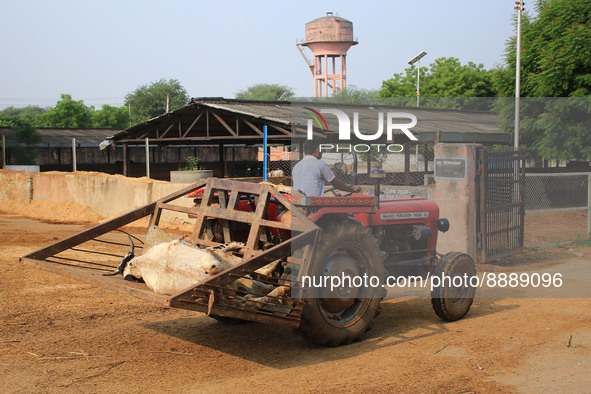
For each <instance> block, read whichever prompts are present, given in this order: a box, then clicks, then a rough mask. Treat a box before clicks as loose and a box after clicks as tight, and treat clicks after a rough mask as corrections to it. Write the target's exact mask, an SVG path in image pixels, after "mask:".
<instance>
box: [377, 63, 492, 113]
mask: <svg viewBox="0 0 591 394" xmlns="http://www.w3.org/2000/svg"><path fill="white" fill-rule="evenodd" d="M419 73H420V93H421V97H425V98H432V97H437V98H439V97H451V98H462V97H493V96H495V93H496V91H495V89H494V85H493V83H492V75H491V72H490V71H488V70H486V69H485V68H484V66H483V65H482V64H478V65H477V64H475V63H473V62H468V63H467V64H461V62H460V61H459V60H458V59H457V58H455V57H441V58H439V59H435V61H434V62H433V63H431V64H430V65H429V67H428V68H427V67H421V69H420V72H419ZM416 84H417V68H416V66H415V65H412V66H410V67H407V68H406V69H405V70H404V73H399V74H394V76H393V78H390V79H388V80H385V81H383V82H382V88H381V89H380V91H379V92H378V97H395V98H404V97H416V91H417V87H416ZM390 101H391V104H400V105H402V104H406V105H409V104H411V103H410V101H409V100H401V99H396V100H390ZM485 103H486V102H485V101H478V100H471V101H469V105H468V104H467V103H466V102H465V101H461V100H455V99H454V100H427V101H423V102H422V104H421V105H422V106H427V107H428V106H432V107H433V106H434V107H450V108H465V109H482V108H479V107H480V106H482V105H485Z"/></svg>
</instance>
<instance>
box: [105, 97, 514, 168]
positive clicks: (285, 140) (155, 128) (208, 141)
mask: <svg viewBox="0 0 591 394" xmlns="http://www.w3.org/2000/svg"><path fill="white" fill-rule="evenodd" d="M318 104H321V105H323V106H330V107H336V108H339V107H340V108H343V109H348V110H352V111H355V112H359V118H360V122H361V123H363V124H367V123H368V122H369V123H371V120H372V119H374V118H375V115H376V113H377V112H379V111H392V110H398V111H401V110H405V111H411V110H412V113H413V114H415V115H416V117H417V119H418V123H417V125H416V126H415V127H414V128H413V133H415V135H417V136H418V139H419V141H421V142H431V143H435V142H459V143H462V142H463V143H472V142H477V143H483V144H509V143H511V136H510V135H509V134H506V133H503V132H500V131H499V124H500V119H499V118H498V117H497V116H496V115H494V114H492V113H490V112H485V111H462V110H446V109H433V108H415V107H413V108H406V107H390V106H375V105H374V106H368V105H352V104H334V103H325V102H319V103H314V105H318ZM306 105H310V103H307V102H298V101H295V102H289V101H247V100H235V99H224V98H194V99H192V100H191V102H190V103H189V104H188V105H186V106H185V107H183V108H180V109H177V110H175V111H172V112H169V113H166V114H163V115H160V116H158V117H156V118H153V119H150V120H147V121H145V122H142V123H138V124H136V125H133V126H131V127H129V128H127V129H125V130H123V131H121V132H119V133H117V134H115V135H113V136H111V137H109V138H108V141H109V142H110V143H111V145H114V146H122V147H123V174H124V175H127V172H128V168H129V165H128V158H129V155H128V154H127V152H128V148H129V147H130V146H136V147H139V146H145V145H146V143H148V144H150V145H157V146H159V147H166V146H186V145H191V146H210V147H212V148H213V149H217V151H218V156H217V157H218V162H219V165H220V166H221V172H220V173H219V175H221V176H227V175H228V159H229V158H228V153H227V151H226V149H225V148H226V147H229V146H257V145H258V146H261V145H262V144H263V134H264V133H263V130H264V127H265V126H267V138H268V144H271V145H286V146H287V145H292V144H293V143H294V141H296V140H297V141H300V139H296V138H295V137H296V136H297V137H298V138H303V136H304V135H305V128H306V121H307V118H306V114H305V113H304V111H305V110H304V108H306V107H305V106H306ZM371 127H373V126H372V125H369V127H368V129H370V128H371ZM324 135H325V138H326V139H327V140H331V139H332V140H334V139H335V138H336V136H337V135H338V132H337V131H336V130H332V129H328V130H325V132H324ZM301 141H303V139H302V140H301ZM179 161H180V156H179Z"/></svg>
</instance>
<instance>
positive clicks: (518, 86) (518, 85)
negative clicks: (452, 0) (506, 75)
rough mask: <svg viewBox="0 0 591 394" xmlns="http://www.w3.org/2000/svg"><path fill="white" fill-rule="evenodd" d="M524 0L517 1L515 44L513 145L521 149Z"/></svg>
mask: <svg viewBox="0 0 591 394" xmlns="http://www.w3.org/2000/svg"><path fill="white" fill-rule="evenodd" d="M524 4H525V3H524V2H523V0H517V1H516V2H515V9H516V10H517V45H516V46H515V50H516V53H515V132H514V141H513V147H514V148H515V150H517V149H519V97H520V91H521V12H522V11H523V6H524Z"/></svg>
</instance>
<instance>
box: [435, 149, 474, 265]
mask: <svg viewBox="0 0 591 394" xmlns="http://www.w3.org/2000/svg"><path fill="white" fill-rule="evenodd" d="M480 147H482V145H480V144H436V145H435V158H436V159H437V158H465V159H466V177H465V179H446V178H436V179H435V189H434V190H433V193H432V194H431V195H430V197H429V199H430V200H433V201H435V202H436V203H437V205H439V216H440V217H445V218H448V219H449V222H450V229H449V231H448V232H446V233H439V239H438V241H437V244H438V246H437V249H438V251H439V252H440V253H447V252H452V251H457V252H463V253H467V254H469V255H470V256H471V257H472V258H473V259H474V260H475V261H476V260H478V255H477V247H476V236H477V228H476V204H477V201H476V188H477V186H478V185H477V184H476V159H477V156H476V154H477V153H476V151H477V149H478V148H480Z"/></svg>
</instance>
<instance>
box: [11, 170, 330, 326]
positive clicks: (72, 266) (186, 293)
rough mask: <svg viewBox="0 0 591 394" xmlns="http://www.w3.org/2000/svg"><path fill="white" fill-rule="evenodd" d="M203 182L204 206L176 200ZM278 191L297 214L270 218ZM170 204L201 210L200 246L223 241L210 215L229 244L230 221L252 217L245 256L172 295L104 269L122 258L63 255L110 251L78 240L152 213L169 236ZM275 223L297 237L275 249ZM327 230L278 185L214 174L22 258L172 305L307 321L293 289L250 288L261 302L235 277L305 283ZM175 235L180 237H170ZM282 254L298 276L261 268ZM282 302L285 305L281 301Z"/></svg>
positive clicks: (153, 223) (194, 239) (153, 222)
mask: <svg viewBox="0 0 591 394" xmlns="http://www.w3.org/2000/svg"><path fill="white" fill-rule="evenodd" d="M202 188H205V190H204V192H203V197H202V199H201V205H200V206H199V207H185V206H180V205H175V204H172V203H171V201H174V200H176V199H178V198H181V197H183V196H185V195H187V194H188V193H191V192H193V191H196V190H199V189H202ZM241 196H251V197H252V196H255V197H254V199H255V203H256V208H255V209H254V211H253V212H245V211H239V210H238V203H239V201H240V197H241ZM271 198H273V199H275V202H277V203H279V204H281V205H283V206H284V207H285V208H286V209H287V210H289V211H290V214H291V220H290V221H288V222H285V223H283V222H280V221H274V220H269V219H268V218H267V217H266V216H267V206H268V204H269V201H270V199H271ZM165 210H169V211H174V212H181V213H187V214H191V215H195V217H196V222H195V226H194V228H193V232H192V234H190V237H189V238H188V239H189V242H190V243H191V245H193V246H196V247H199V246H201V247H207V246H217V245H220V244H221V243H218V242H214V241H213V240H208V239H206V236H205V224H206V222H207V221H208V220H210V219H217V220H219V221H220V222H221V224H222V229H223V235H224V243H227V242H230V241H232V234H231V232H230V222H240V223H248V224H249V225H250V230H249V235H248V240H247V242H246V244H245V247H244V248H243V249H241V250H240V254H241V255H242V258H243V261H242V262H241V263H239V264H237V265H234V266H233V267H231V268H229V269H227V270H225V271H223V272H221V273H219V274H217V275H215V276H212V277H211V278H210V279H208V280H206V281H204V282H201V283H196V284H195V285H193V286H191V287H189V288H187V289H184V290H183V291H181V292H180V293H178V294H175V295H172V296H167V295H161V294H156V293H154V292H152V291H151V290H150V289H149V288H148V287H147V286H146V285H145V284H143V283H134V282H129V281H125V280H123V278H122V277H121V276H104V275H103V274H104V273H106V272H110V271H112V270H113V269H114V268H115V267H116V266H117V264H118V263H119V262H120V260H119V261H113V262H112V263H110V264H109V265H104V264H97V263H93V262H92V261H87V260H81V259H72V258H65V257H61V256H60V254H61V253H64V252H67V251H71V250H75V251H78V252H84V253H89V254H97V253H98V254H103V255H104V254H105V253H101V252H96V251H92V250H88V249H78V248H76V247H77V246H79V245H81V244H83V243H87V242H90V241H99V238H98V237H100V236H103V235H105V234H108V233H111V232H113V231H116V230H118V229H119V228H121V227H122V226H125V225H127V224H130V223H132V222H134V221H136V220H138V219H141V218H144V217H146V216H149V215H151V219H150V225H149V228H148V238H150V234H151V235H152V238H155V237H161V238H163V239H166V232H165V231H164V230H162V229H160V228H159V227H158V225H159V223H160V220H161V217H162V213H163V211H165ZM271 229H279V230H285V231H287V232H288V233H289V234H291V236H290V238H289V239H286V240H283V242H281V243H279V244H276V245H274V246H272V247H270V248H268V249H265V248H264V247H263V248H261V242H260V240H261V237H263V238H264V237H265V234H268V232H269V230H271ZM319 232H320V229H319V227H318V226H316V225H315V224H314V223H313V222H312V221H311V220H310V219H308V217H307V216H306V215H305V214H304V213H303V212H302V211H301V210H300V209H299V208H297V207H296V206H295V205H293V204H292V203H291V202H290V201H289V200H288V199H287V198H286V197H285V196H284V195H282V194H281V193H280V192H279V191H277V189H275V188H274V187H273V186H272V185H270V184H265V183H263V184H253V183H246V182H238V181H231V180H226V179H217V178H209V179H208V180H207V181H206V183H204V184H195V185H192V186H190V187H187V188H184V189H182V190H179V191H178V192H175V193H173V194H170V195H168V196H166V197H163V198H162V199H159V200H157V201H155V202H152V203H150V204H147V205H144V206H143V207H140V208H138V209H135V210H133V211H130V212H128V213H126V214H124V215H121V216H118V217H116V218H114V219H111V220H109V221H107V222H104V223H102V224H99V225H97V226H94V227H92V228H90V229H88V230H85V231H82V232H80V233H78V234H75V235H73V236H71V237H68V238H66V239H64V240H61V241H58V242H56V243H54V244H52V245H49V246H47V247H44V248H42V249H39V250H37V251H34V252H32V253H29V254H27V255H25V256H23V257H21V258H20V261H21V262H22V263H25V264H28V265H31V266H34V267H37V268H40V269H44V270H47V271H50V272H53V273H56V274H60V275H65V276H68V277H70V278H74V279H77V280H82V281H85V282H88V283H91V284H94V285H101V286H106V287H107V288H109V289H112V290H116V291H119V292H122V293H125V294H130V295H132V296H134V297H137V298H141V299H144V300H147V301H151V302H155V303H158V304H161V305H164V306H169V307H175V308H182V309H189V310H195V311H199V312H204V313H207V314H211V315H217V316H225V317H230V318H236V319H244V320H251V321H258V322H263V323H269V324H277V325H283V326H290V327H296V328H297V327H298V326H299V324H300V321H301V314H302V309H303V305H304V303H305V301H304V300H301V299H297V298H291V297H290V296H288V295H283V296H279V297H271V296H268V297H266V295H265V294H253V293H249V294H251V298H252V297H257V298H256V301H254V302H245V301H244V297H245V296H246V295H247V293H245V291H244V290H242V291H239V290H237V289H236V286H232V283H233V282H234V281H236V280H237V279H239V278H244V277H249V278H253V279H256V280H258V281H261V282H263V283H266V284H267V285H271V286H273V287H275V288H277V287H279V286H287V287H289V288H294V287H296V286H298V283H299V282H300V278H301V276H302V275H304V274H305V273H306V272H308V270H309V266H310V260H311V258H312V255H313V253H314V246H315V244H316V241H317V238H318V235H319ZM154 234H156V235H154ZM168 239H169V240H170V239H174V238H173V237H172V236H169V238H168ZM100 242H105V241H100ZM119 245H121V244H119ZM296 250H297V251H301V254H300V253H298V258H296V257H295V256H293V255H292V252H293V251H296ZM300 255H301V257H300ZM276 260H282V261H284V262H285V261H287V262H289V263H291V264H295V265H299V271H298V272H299V274H298V277H297V278H298V280H296V281H292V280H290V278H289V277H285V278H283V277H282V278H280V279H278V278H277V277H272V276H267V275H262V274H259V273H255V272H254V271H255V270H257V269H259V268H261V267H263V266H265V265H267V264H269V263H272V262H274V261H276ZM278 305H280V306H279V307H278Z"/></svg>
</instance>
